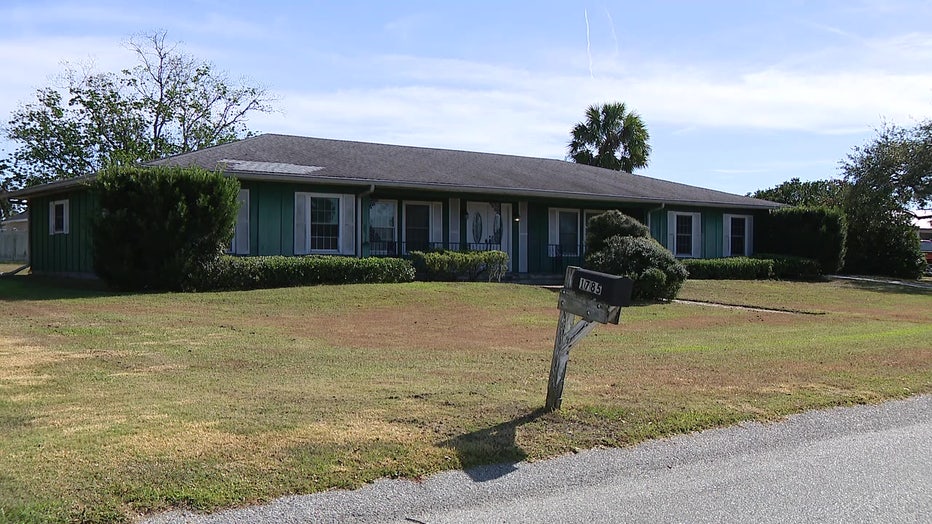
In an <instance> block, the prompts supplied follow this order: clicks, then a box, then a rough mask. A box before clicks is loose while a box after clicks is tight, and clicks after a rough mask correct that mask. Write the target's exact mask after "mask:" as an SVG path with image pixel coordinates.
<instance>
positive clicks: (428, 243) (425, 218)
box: [402, 202, 443, 253]
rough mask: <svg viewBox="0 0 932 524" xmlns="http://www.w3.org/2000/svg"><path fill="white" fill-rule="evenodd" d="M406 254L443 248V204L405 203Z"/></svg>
mask: <svg viewBox="0 0 932 524" xmlns="http://www.w3.org/2000/svg"><path fill="white" fill-rule="evenodd" d="M404 208H405V215H404V227H403V233H402V234H403V235H404V237H403V239H402V241H403V242H404V252H405V253H407V252H409V251H424V250H426V249H431V248H438V247H443V204H441V203H440V202H405V206H404Z"/></svg>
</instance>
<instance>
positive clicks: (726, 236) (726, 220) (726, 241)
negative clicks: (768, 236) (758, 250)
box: [722, 213, 754, 257]
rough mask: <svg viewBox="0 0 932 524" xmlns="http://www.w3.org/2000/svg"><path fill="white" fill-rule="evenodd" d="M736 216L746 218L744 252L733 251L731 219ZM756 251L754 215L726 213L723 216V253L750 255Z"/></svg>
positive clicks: (727, 255) (727, 254)
mask: <svg viewBox="0 0 932 524" xmlns="http://www.w3.org/2000/svg"><path fill="white" fill-rule="evenodd" d="M734 218H740V219H743V220H744V253H738V254H736V253H732V252H731V239H732V236H733V235H732V234H731V221H732V219H734ZM753 252H754V216H753V215H741V214H737V213H726V214H724V215H723V216H722V254H723V255H724V256H726V257H741V256H744V257H749V256H751V253H753Z"/></svg>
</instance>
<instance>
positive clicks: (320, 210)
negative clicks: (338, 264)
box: [309, 197, 340, 251]
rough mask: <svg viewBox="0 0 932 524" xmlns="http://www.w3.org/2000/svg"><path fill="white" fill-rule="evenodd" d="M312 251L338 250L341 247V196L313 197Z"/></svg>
mask: <svg viewBox="0 0 932 524" xmlns="http://www.w3.org/2000/svg"><path fill="white" fill-rule="evenodd" d="M309 202H310V208H311V220H310V222H309V223H310V229H311V238H310V243H309V246H310V250H311V251H337V250H339V249H340V199H339V197H311V198H310V199H309Z"/></svg>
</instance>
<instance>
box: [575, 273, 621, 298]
mask: <svg viewBox="0 0 932 524" xmlns="http://www.w3.org/2000/svg"><path fill="white" fill-rule="evenodd" d="M633 286H634V282H633V281H632V280H631V279H630V278H626V277H619V276H617V275H609V274H608V273H600V272H598V271H590V270H588V269H577V270H576V271H574V272H573V286H572V289H573V291H578V292H580V293H583V294H585V295H587V296H590V297H592V298H595V299H597V300H598V301H599V302H604V303H606V304H608V305H610V306H627V305H628V304H630V303H631V288H632V287H633Z"/></svg>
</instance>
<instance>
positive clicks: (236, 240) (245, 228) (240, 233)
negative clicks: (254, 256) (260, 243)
mask: <svg viewBox="0 0 932 524" xmlns="http://www.w3.org/2000/svg"><path fill="white" fill-rule="evenodd" d="M244 197H245V198H244ZM236 202H237V203H238V204H239V209H237V211H236V222H234V226H233V238H232V239H231V240H230V249H229V253H230V254H231V255H248V254H249V252H250V245H249V229H250V225H249V218H250V212H251V211H250V209H249V190H248V189H240V190H239V194H237V195H236ZM244 217H245V221H241V220H240V219H242V218H244Z"/></svg>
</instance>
